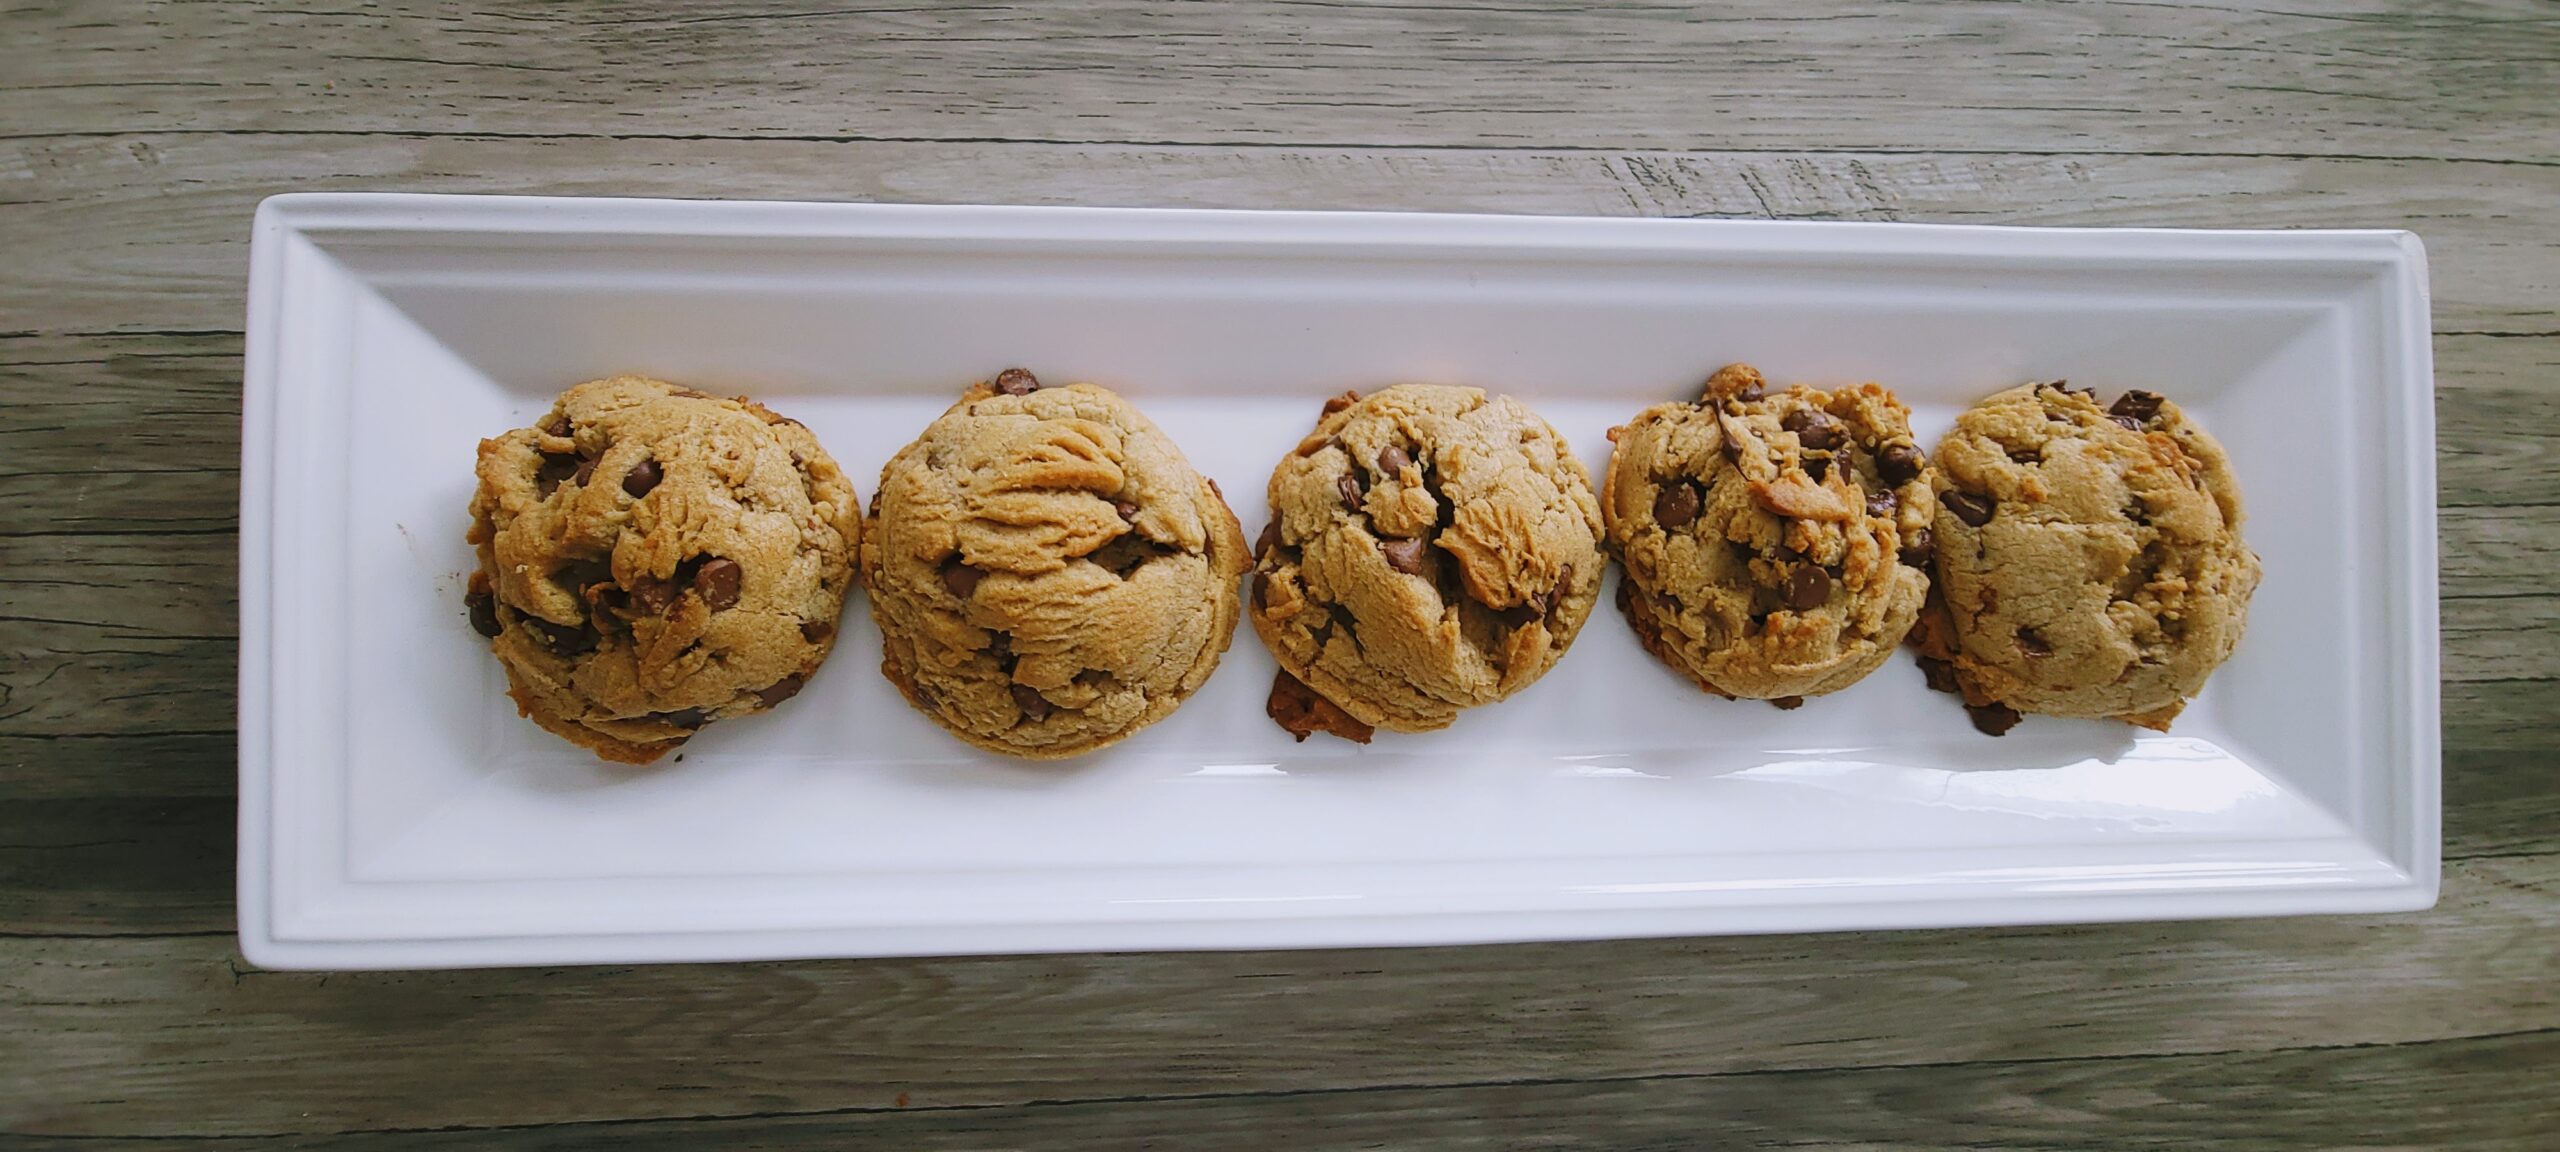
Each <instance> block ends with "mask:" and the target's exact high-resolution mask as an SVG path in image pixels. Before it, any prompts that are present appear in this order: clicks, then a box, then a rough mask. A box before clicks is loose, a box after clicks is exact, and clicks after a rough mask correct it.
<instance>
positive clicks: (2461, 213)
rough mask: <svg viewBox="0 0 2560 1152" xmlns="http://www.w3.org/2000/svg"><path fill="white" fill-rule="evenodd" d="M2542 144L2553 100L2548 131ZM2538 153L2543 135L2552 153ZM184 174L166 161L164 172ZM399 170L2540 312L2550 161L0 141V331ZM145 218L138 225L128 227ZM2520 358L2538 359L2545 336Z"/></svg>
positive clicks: (73, 316) (197, 315)
mask: <svg viewBox="0 0 2560 1152" xmlns="http://www.w3.org/2000/svg"><path fill="white" fill-rule="evenodd" d="M2551 132H2552V133H2553V135H2554V137H2555V138H2560V119H2555V120H2554V121H2553V126H2552V128H2551ZM2556 154H2560V153H2556ZM181 173H182V174H183V177H181V176H180V175H179V174H181ZM330 189H375V190H381V189H398V190H405V191H421V192H433V191H444V192H490V193H500V192H503V193H528V194H546V195H589V196H594V195H615V196H672V197H723V198H759V197H762V198H777V199H816V200H877V201H897V202H913V203H945V204H948V203H989V202H993V203H1023V204H1117V205H1143V206H1157V207H1189V208H1308V209H1382V210H1409V211H1452V212H1517V213H1531V214H1546V215H1606V216H1623V215H1647V216H1730V217H1752V218H1774V219H1787V220H1886V221H1906V222H1934V223H1955V224H2034V225H2109V226H2118V225H2126V226H2151V227H2175V226H2212V227H2231V226H2234V225H2248V226H2254V227H2270V228H2292V227H2371V228H2394V227H2406V228H2411V229H2414V230H2416V231H2417V232H2418V233H2419V234H2420V235H2421V236H2422V237H2423V238H2424V239H2425V240H2426V243H2427V246H2428V256H2429V260H2430V262H2431V265H2432V270H2433V278H2434V290H2435V291H2434V296H2435V298H2434V305H2435V314H2436V326H2437V328H2438V330H2440V331H2446V332H2532V333H2554V332H2560V271H2555V269H2560V220H2555V219H2554V217H2553V216H2552V214H2551V213H2550V212H2549V210H2548V206H2549V205H2550V204H2552V203H2554V202H2560V161H2555V163H2554V164H2553V165H2551V166H2547V167H2536V166H2514V165H2503V166H2501V165H2482V164H2459V163H2442V162H2431V161H2420V160H2353V159H2337V160H2330V159H2318V160H2290V159H2281V158H2264V157H2259V158H2251V157H2204V156H2152V155H2137V156H2095V155H2093V156H2038V155H2022V154H2017V153H2010V152H1997V153H1984V154H1965V155H1938V154H1924V155H1901V154H1873V153H1860V154H1839V153H1825V152H1815V151H1793V150H1790V151H1786V152H1778V153H1741V152H1707V153H1689V154H1671V153H1658V152H1557V151H1521V152H1509V151H1484V150H1445V149H1429V150H1420V149H1335V148H1261V149H1243V148H1227V147H1198V148H1163V147H1129V146H1111V145H1075V146H1055V145H1021V144H985V143H958V144H946V143H878V142H850V143H839V142H826V141H797V140H765V141H739V140H693V139H687V140H648V139H643V140H623V139H617V140H590V139H580V138H570V139H544V140H516V139H495V140H492V139H479V138H447V137H431V138H412V137H403V136H361V137H353V138H342V137H327V136H324V137H311V136H297V135H291V134H281V133H274V134H260V135H247V136H235V135H211V136H184V135H178V136H172V135H118V136H112V137H105V138H90V137H80V138H74V139H52V138H42V139H32V140H30V139H20V140H9V139H7V138H6V137H5V135H0V208H5V209H6V211H5V212H0V246H5V247H6V248H7V249H8V250H10V251H12V252H14V253H17V254H18V255H19V257H20V259H19V262H18V264H17V266H16V267H15V268H14V269H13V270H12V272H11V274H10V275H9V276H7V277H5V278H0V318H5V319H0V330H20V331H39V332H86V331H98V330H101V329H110V328H145V329H154V330H159V329H173V328H174V329H190V330H193V329H205V330H223V331H237V330H238V329H239V327H240V322H241V313H242V309H243V287H244V284H245V276H246V269H247V267H248V237H249V228H248V223H249V215H250V212H251V211H252V210H253V209H254V208H255V206H256V204H257V202H258V200H260V199H262V198H264V197H266V196H269V195H272V194H274V193H278V192H296V191H326V190H330ZM136 237H147V238H148V241H147V242H135V241H134V240H133V239H131V238H136ZM2543 355H2545V356H2548V355H2549V353H2548V352H2547V351H2546V352H2545V353H2543Z"/></svg>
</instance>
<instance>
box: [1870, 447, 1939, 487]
mask: <svg viewBox="0 0 2560 1152" xmlns="http://www.w3.org/2000/svg"><path fill="white" fill-rule="evenodd" d="M1928 466H1929V458H1928V457H1926V456H1923V455H1921V454H1920V450H1919V449H1917V448H1914V447H1912V446H1910V445H1908V444H1888V445H1886V446H1885V449H1884V451H1882V452H1878V453H1876V473H1877V475H1880V476H1883V477H1884V482H1885V483H1887V484H1896V485H1899V484H1908V483H1910V482H1911V481H1912V480H1914V479H1916V478H1918V477H1919V475H1920V470H1921V469H1923V468H1926V467H1928Z"/></svg>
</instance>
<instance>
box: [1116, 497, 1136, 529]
mask: <svg viewBox="0 0 2560 1152" xmlns="http://www.w3.org/2000/svg"><path fill="white" fill-rule="evenodd" d="M1111 510H1112V511H1114V512H1117V513H1119V514H1120V519H1121V520H1122V521H1123V522H1125V523H1130V524H1135V523H1137V522H1138V506H1137V505H1136V504H1132V503H1130V502H1129V501H1126V500H1114V501H1112V502H1111Z"/></svg>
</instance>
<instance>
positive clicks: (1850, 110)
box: [0, 0, 2560, 162]
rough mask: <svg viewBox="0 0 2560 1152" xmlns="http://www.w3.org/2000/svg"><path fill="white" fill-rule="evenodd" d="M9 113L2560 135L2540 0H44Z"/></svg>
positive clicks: (1589, 135)
mask: <svg viewBox="0 0 2560 1152" xmlns="http://www.w3.org/2000/svg"><path fill="white" fill-rule="evenodd" d="M10 20H11V35H9V36H8V37H7V38H6V40H5V41H0V42H5V43H6V44H8V45H9V47H8V48H6V49H0V77H5V78H6V79H5V85H0V92H5V95H6V100H5V103H0V107H6V108H7V109H8V119H7V120H6V121H5V122H0V133H6V134H33V133H48V134H50V133H73V132H88V133H116V132H125V131H130V130H134V129H136V128H141V129H146V130H153V131H186V132H203V131H216V130H243V129H253V130H287V131H297V132H311V133H331V132H340V133H342V132H438V133H491V134H510V135H517V134H532V135H552V134H564V133H565V134H593V133H599V132H606V133H627V134H664V135H672V136H685V137H696V136H781V137H789V136H803V137H825V138H830V139H835V138H896V139H917V138H921V139H937V140H954V139H964V140H965V139H1003V140H1030V141H1049V142H1090V141H1121V142H1184V143H1215V144H1290V145H1304V144H1328V145H1330V144H1350V145H1405V146H1459V145H1463V146H1537V145H1545V146H1551V147H1600V148H1761V149H1796V148H1803V147H1809V146H1810V147H1820V148H1852V149H1883V150H1918V149H1929V150H1944V151H1973V150H1979V149H1980V148H1981V147H1982V146H1983V143H1984V142H1985V141H1998V142H2000V146H2001V147H2003V148H2007V149H2014V150H2017V151H2036V152H2094V151H2103V152H2144V153H2162V152H2179V153H2221V154H2231V153H2238V154H2247V155H2266V154H2280V155H2312V156H2334V155H2366V156H2376V155H2381V156H2421V157H2468V158H2474V159H2482V160H2489V161H2500V162H2505V161H2549V160H2552V159H2554V158H2555V157H2554V151H2555V148H2554V143H2553V141H2554V139H2555V137H2554V124H2555V119H2554V109H2553V108H2552V106H2551V104H2550V102H2549V101H2547V100H2543V99H2537V94H2542V93H2548V92H2550V91H2552V90H2554V89H2560V66H2555V61H2560V25H2555V24H2554V22H2553V21H2552V20H2551V19H2550V18H2549V11H2548V9H2546V8H2543V7H2540V6H2538V5H2535V4H2532V3H2529V2H2525V0H2505V2H2492V3H2466V4H2461V5H2452V6H2442V5H2439V6H2430V7H2429V8H2427V9H2425V10H2424V11H2423V12H2411V11H2408V10H2406V9H2403V8H2399V7H2396V6H2393V5H2389V4H2387V3H2383V2H2381V0H2359V2H2357V3H2352V4H2343V5H2324V6H2321V7H2320V8H2319V9H2317V10H2309V11H2306V10H2297V9H2289V8H2256V7H2219V8H2214V9H2210V10H2200V9H2194V8H2188V7H2184V6H2161V5H2150V4H2136V3H2090V4H2073V5H2066V6H2061V7H2056V8H2052V9H2050V10H2043V9H2039V10H2037V11H2034V12H2032V13H2029V12H2018V11H2013V10H2010V9H2007V8H2001V7H1996V6H1995V7H1988V8H1986V7H1983V6H1979V5H1972V4H1963V3H1957V2H1953V0H1922V2H1917V3H1907V4H1901V5H1897V6H1895V8H1894V9H1893V10H1892V11H1889V12H1885V11H1874V12H1870V11H1856V12H1808V11H1806V10H1805V9H1803V8H1802V7H1801V6H1798V5H1792V4H1786V3H1782V2H1780V0H1758V2H1754V3H1744V4H1728V5H1717V6H1715V7H1713V8H1711V9H1700V8H1694V7H1691V6H1687V5H1677V4H1651V3H1645V4H1623V5H1621V4H1608V5H1583V4H1576V5H1553V6H1548V5H1534V4H1515V3H1493V2H1486V0H1457V2H1438V3H1430V4H1359V3H1341V2H1335V0H1290V2H1283V3H1275V4H1265V5H1240V6H1227V5H1204V6H1191V5H1177V6H1170V7H1168V6H1163V5H1149V4H1144V3H1141V2H1139V0H1097V2H1094V3H1085V4H1077V5H1071V6H1039V7H1022V6H1017V5H1010V4H962V5H894V6H879V5H872V6H861V7H840V8H835V9H831V10H822V9H812V8H811V7H810V6H808V5H798V6H792V7H783V6H778V5H773V4H764V3H737V2H730V3H720V4H702V5H687V6H685V7H684V8H682V9H681V10H668V9H664V8H656V9H652V8H648V7H641V6H624V5H613V6H603V7H597V8H594V9H586V8H566V9H564V8H560V7H557V6H551V5H542V4H538V3H530V2H522V0H517V2H506V0H481V2H479V3H475V4H472V5H468V6H457V5H433V6H427V7H424V8H419V9H385V8H373V7H362V8H349V7H346V6H338V7H331V8H325V9H317V10H315V9H313V8H311V7H309V6H293V5H289V4H286V3H282V2H270V3H261V4H222V5H184V6H171V7H165V8H152V9H148V10H144V11H142V12H137V13H133V14H131V15H130V16H128V17H126V18H115V19H100V18H98V17H97V16H96V15H94V14H91V12H90V10H88V9H85V8H82V7H79V6H68V7H62V8H58V9H51V10H48V9H43V8H39V9H36V10H33V11H29V10H27V9H18V10H16V11H15V12H13V13H12V15H11V17H10Z"/></svg>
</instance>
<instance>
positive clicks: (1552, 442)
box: [1252, 384, 1605, 739]
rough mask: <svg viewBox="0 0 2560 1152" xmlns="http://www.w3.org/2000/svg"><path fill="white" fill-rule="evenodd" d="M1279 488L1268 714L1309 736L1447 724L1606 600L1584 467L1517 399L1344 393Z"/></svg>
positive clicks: (1515, 685)
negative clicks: (1275, 671)
mask: <svg viewBox="0 0 2560 1152" xmlns="http://www.w3.org/2000/svg"><path fill="white" fill-rule="evenodd" d="M1270 496H1271V523H1270V525H1269V527H1267V528H1266V529H1265V530H1264V532H1263V538H1262V542H1261V544H1260V545H1259V548H1258V551H1259V556H1258V559H1257V562H1256V570H1255V575H1254V581H1253V588H1254V592H1253V608H1252V613H1253V623H1254V629H1255V631H1256V632H1258V633H1259V634H1260V635H1261V637H1262V640H1263V643H1264V644H1265V645H1266V646H1268V647H1269V648H1270V649H1271V653H1272V655H1273V656H1274V657H1275V658H1277V659H1278V661H1279V663H1280V666H1281V669H1282V678H1281V680H1280V682H1279V683H1278V684H1277V686H1276V687H1275V689H1274V692H1273V697H1272V705H1271V712H1272V716H1273V718H1274V719H1276V720H1281V721H1282V723H1283V724H1284V725H1285V726H1288V727H1289V728H1290V730H1291V731H1292V732H1294V733H1295V734H1297V735H1298V736H1299V737H1300V738H1302V739H1303V738H1304V737H1305V736H1306V735H1307V733H1308V732H1310V731H1315V730H1327V731H1334V732H1337V733H1338V734H1342V735H1345V736H1348V737H1350V738H1353V739H1364V738H1365V735H1366V733H1365V728H1366V727H1369V726H1375V727H1379V728H1387V729H1392V730H1395V731H1400V732H1427V731H1431V730H1433V729H1438V728H1445V727H1447V726H1448V725H1449V724H1450V722H1452V721H1453V720H1455V719H1456V718H1457V716H1458V713H1459V712H1460V711H1461V710H1463V709H1466V708H1472V707H1475V706H1477V705H1480V704H1490V703H1493V702H1494V701H1497V700H1501V699H1503V698H1504V697H1507V696H1509V695H1511V694H1512V693H1514V692H1517V691H1519V690H1520V689H1522V688H1525V687H1527V686H1529V685H1530V684H1531V683H1532V682H1534V681H1536V680H1537V679H1538V677H1539V676H1541V675H1544V674H1545V673H1546V671H1547V669H1549V668H1551V667H1553V666H1554V665H1555V662H1556V660H1557V659H1558V658H1560V657H1561V656H1563V655H1564V652H1565V649H1566V648H1567V647H1568V646H1570V645H1571V644H1572V643H1573V638H1574V636H1575V635H1576V634H1577V633H1579V632H1580V631H1581V628H1582V624H1583V621H1584V620H1585V619H1586V618H1587V617H1589V615H1590V614H1591V606H1592V603H1593V601H1595V600H1596V599H1597V598H1598V597H1599V594H1600V578H1601V575H1602V568H1603V565H1604V563H1605V561H1604V559H1603V557H1602V555H1601V552H1600V510H1599V506H1598V503H1597V501H1596V500H1595V498H1594V497H1593V495H1592V492H1591V480H1590V477H1589V475H1588V474H1587V473H1585V472H1584V471H1583V468H1582V465H1581V463H1580V462H1578V461H1576V460H1575V459H1574V456H1573V452H1572V450H1571V449H1570V448H1569V447H1568V446H1567V445H1566V444H1565V441H1564V438H1563V437H1562V436H1559V435H1557V434H1556V431H1555V429H1554V428H1552V427H1549V426H1548V424H1547V422H1546V421H1545V420H1544V419H1541V418H1540V417H1539V416H1538V414H1537V413H1536V412H1533V411H1531V410H1530V409H1529V407H1528V406H1527V405H1525V404H1522V403H1520V402H1519V401H1517V400H1514V399H1512V398H1510V397H1507V396H1488V395H1487V394H1486V393H1485V392H1483V391H1482V390H1480V389H1476V388H1461V387H1451V386H1444V385H1422V384H1400V385H1397V386H1395V387H1391V388H1386V389H1383V390H1380V391H1378V392H1374V393H1371V394H1370V395H1368V396H1366V397H1359V396H1355V395H1352V394H1345V395H1344V396H1341V397H1336V398H1335V399H1334V400H1331V401H1328V402H1327V403H1326V405H1325V410H1324V414H1323V417H1322V418H1321V419H1320V420H1318V421H1317V423H1316V427H1315V430H1314V431H1313V432H1311V433H1309V434H1308V436H1307V437H1306V438H1305V439H1304V440H1303V441H1301V442H1300V443H1299V445H1298V447H1297V449H1296V450H1295V451H1294V452H1292V453H1290V455H1289V456H1288V457H1287V458H1286V459H1284V460H1282V461H1281V463H1280V465H1279V467H1278V468H1277V469H1275V470H1274V471H1273V473H1272V476H1271V489H1270ZM1292 680H1294V681H1295V682H1296V683H1294V684H1293V683H1292V682H1291V681H1292ZM1301 688H1303V689H1304V690H1306V691H1311V692H1312V693H1313V694H1315V695H1316V696H1320V697H1321V701H1315V700H1309V699H1306V698H1305V693H1304V692H1302V691H1301V690H1300V689H1301ZM1324 704H1330V705H1331V706H1332V708H1331V709H1328V708H1326V707H1324V706H1323V705H1324ZM1337 709H1338V710H1339V711H1340V712H1341V713H1347V714H1348V716H1349V718H1350V719H1351V720H1352V721H1354V722H1353V723H1350V724H1344V723H1342V721H1341V717H1337V716H1332V714H1331V713H1332V711H1333V710H1337Z"/></svg>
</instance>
